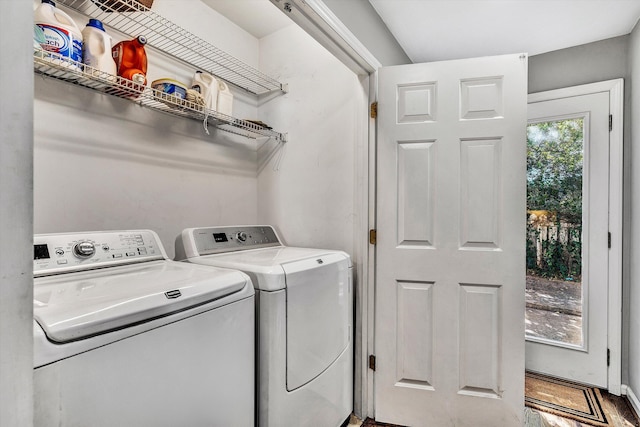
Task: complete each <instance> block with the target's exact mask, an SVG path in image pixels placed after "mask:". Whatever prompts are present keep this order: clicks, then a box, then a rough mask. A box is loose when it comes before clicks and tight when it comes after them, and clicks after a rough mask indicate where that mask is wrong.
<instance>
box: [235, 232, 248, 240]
mask: <svg viewBox="0 0 640 427" xmlns="http://www.w3.org/2000/svg"><path fill="white" fill-rule="evenodd" d="M236 239H238V240H239V241H241V242H246V241H247V233H245V232H244V231H240V232H238V234H236Z"/></svg>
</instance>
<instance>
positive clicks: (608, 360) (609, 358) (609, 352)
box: [607, 349, 611, 366]
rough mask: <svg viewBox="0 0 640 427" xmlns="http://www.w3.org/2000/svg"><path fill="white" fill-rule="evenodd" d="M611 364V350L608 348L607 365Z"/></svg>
mask: <svg viewBox="0 0 640 427" xmlns="http://www.w3.org/2000/svg"><path fill="white" fill-rule="evenodd" d="M610 364H611V350H609V349H607V366H609V365H610Z"/></svg>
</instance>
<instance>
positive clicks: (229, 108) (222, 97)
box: [216, 79, 233, 116]
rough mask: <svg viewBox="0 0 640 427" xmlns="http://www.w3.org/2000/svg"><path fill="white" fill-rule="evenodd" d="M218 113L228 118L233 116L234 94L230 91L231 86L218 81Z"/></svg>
mask: <svg viewBox="0 0 640 427" xmlns="http://www.w3.org/2000/svg"><path fill="white" fill-rule="evenodd" d="M216 111H217V112H218V113H221V114H226V115H227V116H231V115H233V94H232V93H231V91H230V90H229V86H228V85H227V84H226V83H225V82H223V81H222V80H220V79H218V103H217V107H216Z"/></svg>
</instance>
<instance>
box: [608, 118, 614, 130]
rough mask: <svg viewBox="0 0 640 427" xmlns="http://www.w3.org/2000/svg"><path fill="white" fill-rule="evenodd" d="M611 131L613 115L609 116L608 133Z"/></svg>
mask: <svg viewBox="0 0 640 427" xmlns="http://www.w3.org/2000/svg"><path fill="white" fill-rule="evenodd" d="M612 130H613V114H609V132H611V131H612Z"/></svg>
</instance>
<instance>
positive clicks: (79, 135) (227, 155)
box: [34, 0, 259, 256]
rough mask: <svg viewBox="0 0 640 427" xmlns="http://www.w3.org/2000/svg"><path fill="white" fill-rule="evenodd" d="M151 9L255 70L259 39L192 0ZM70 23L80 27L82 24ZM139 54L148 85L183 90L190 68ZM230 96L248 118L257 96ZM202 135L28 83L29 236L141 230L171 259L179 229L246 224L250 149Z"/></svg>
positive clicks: (107, 101)
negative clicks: (165, 83)
mask: <svg viewBox="0 0 640 427" xmlns="http://www.w3.org/2000/svg"><path fill="white" fill-rule="evenodd" d="M38 3H39V2H38V1H37V0H36V1H34V6H35V5H36V4H38ZM153 10H154V11H155V12H156V13H159V14H160V15H162V16H165V17H167V18H169V19H171V20H172V22H174V23H176V24H178V25H180V26H182V27H183V28H185V29H187V30H188V31H190V32H192V33H193V34H196V35H198V36H199V37H201V38H203V39H205V40H207V41H208V42H210V43H211V44H213V45H214V46H216V47H218V48H220V49H221V50H223V51H225V52H227V53H229V54H231V55H233V56H234V57H236V58H237V59H240V60H241V61H243V62H245V63H247V64H248V65H251V66H253V67H257V66H258V65H259V64H258V60H259V54H258V49H259V42H258V40H257V39H256V38H255V37H253V36H251V35H250V34H248V33H247V32H245V31H244V30H242V29H240V28H239V27H237V26H236V25H235V24H233V23H231V22H230V21H228V20H227V19H226V18H224V17H223V16H221V15H220V14H218V13H217V12H215V11H214V10H212V9H211V8H209V7H207V6H206V5H204V4H203V3H202V2H201V1H200V0H155V1H154V3H153ZM72 16H73V17H74V18H75V19H76V23H77V24H78V26H80V28H84V25H85V24H86V22H87V21H88V19H87V18H86V17H83V16H81V15H74V14H72ZM108 31H109V29H108ZM110 34H111V35H112V36H113V37H114V39H115V40H116V41H119V40H122V39H123V38H124V37H123V36H122V35H120V34H117V33H113V32H110ZM114 43H115V42H114ZM147 54H148V57H149V71H148V76H147V77H148V83H150V82H151V81H153V80H155V79H157V78H162V77H171V78H174V79H177V80H180V81H183V82H184V83H187V84H190V83H191V77H192V76H193V73H194V71H195V70H192V69H188V68H186V67H185V66H184V65H183V64H179V63H174V62H172V61H170V60H168V59H164V58H163V57H162V56H161V55H159V54H157V53H156V52H154V51H153V50H151V49H148V50H147ZM234 96H235V99H234V114H233V115H234V117H238V118H243V119H245V118H246V119H255V118H257V99H256V97H253V96H251V95H247V94H245V93H244V92H243V91H241V90H234ZM209 131H210V133H211V135H206V134H205V131H204V129H203V124H201V123H199V122H197V121H194V120H188V119H184V118H177V117H174V116H170V115H166V114H162V113H159V112H156V111H151V110H148V109H145V108H143V107H140V106H138V105H136V104H134V103H131V102H129V101H127V100H122V99H118V98H115V97H111V96H106V95H102V94H100V93H97V92H94V91H91V90H88V89H84V88H80V87H74V86H72V85H69V84H67V83H64V82H59V81H55V80H53V79H50V78H43V77H41V76H38V75H36V82H35V102H34V136H35V143H34V144H35V153H34V169H35V171H34V211H35V212H34V228H35V233H52V232H64V231H83V230H107V229H135V228H150V229H152V230H154V231H156V232H158V233H159V235H160V238H161V240H162V242H163V244H164V246H165V248H166V249H167V252H168V254H169V256H173V252H174V249H173V245H174V239H175V237H176V236H177V235H178V233H179V232H180V231H181V230H182V229H183V228H186V227H194V226H207V225H231V224H238V223H255V222H256V221H257V205H258V202H257V199H258V198H257V151H256V149H257V143H256V142H255V140H247V139H244V138H239V137H236V136H235V135H231V134H228V133H225V132H222V131H217V130H216V129H215V128H214V127H209Z"/></svg>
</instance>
